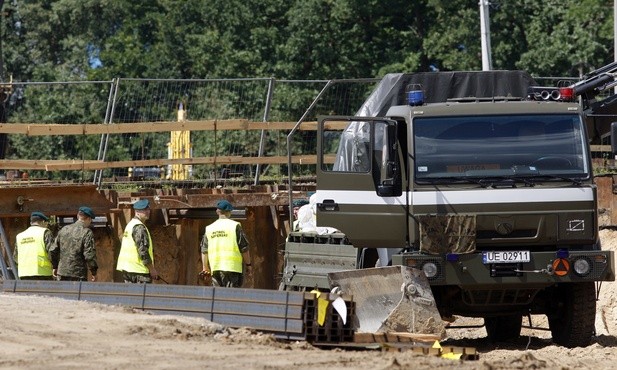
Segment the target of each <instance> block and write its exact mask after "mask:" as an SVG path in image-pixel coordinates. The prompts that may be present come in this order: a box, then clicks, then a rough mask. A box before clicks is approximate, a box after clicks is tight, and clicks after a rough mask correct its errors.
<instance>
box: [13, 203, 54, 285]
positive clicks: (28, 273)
mask: <svg viewBox="0 0 617 370" xmlns="http://www.w3.org/2000/svg"><path fill="white" fill-rule="evenodd" d="M48 222H49V218H48V217H47V216H45V215H44V214H43V213H42V212H32V214H30V227H29V228H27V229H26V230H24V231H22V232H21V233H19V234H17V237H16V238H15V250H14V251H13V259H14V260H15V262H16V263H17V266H19V268H18V275H19V278H20V279H23V280H52V279H53V276H52V273H53V271H52V264H51V260H50V258H49V250H50V249H51V247H52V245H53V242H54V237H53V235H51V231H49V229H48V228H47V225H48Z"/></svg>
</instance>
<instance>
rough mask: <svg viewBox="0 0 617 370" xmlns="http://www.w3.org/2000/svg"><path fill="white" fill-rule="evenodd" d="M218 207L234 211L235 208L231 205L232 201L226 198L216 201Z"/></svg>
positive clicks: (222, 209)
mask: <svg viewBox="0 0 617 370" xmlns="http://www.w3.org/2000/svg"><path fill="white" fill-rule="evenodd" d="M216 208H218V209H220V210H221V211H233V209H234V207H233V206H232V205H231V203H229V202H228V201H226V200H225V199H221V200H219V201H218V202H217V203H216Z"/></svg>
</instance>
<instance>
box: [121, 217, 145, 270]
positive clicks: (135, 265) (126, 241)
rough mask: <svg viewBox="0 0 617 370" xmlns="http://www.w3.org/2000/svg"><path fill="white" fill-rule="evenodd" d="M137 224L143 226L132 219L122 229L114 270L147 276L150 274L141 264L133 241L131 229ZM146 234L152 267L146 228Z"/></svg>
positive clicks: (137, 220)
mask: <svg viewBox="0 0 617 370" xmlns="http://www.w3.org/2000/svg"><path fill="white" fill-rule="evenodd" d="M139 224H141V225H143V222H141V221H140V220H139V219H137V218H133V219H132V220H131V221H130V222H129V223H128V225H126V228H125V229H124V234H123V235H122V244H121V245H120V254H119V255H118V264H117V266H116V270H118V271H126V272H137V273H140V274H147V273H149V272H150V270H149V269H148V268H147V267H146V265H144V263H143V262H142V260H141V257H139V252H137V244H136V243H135V240H133V228H134V227H135V226H136V225H139ZM144 227H145V225H144ZM146 233H148V243H149V247H148V254H149V255H150V259H151V260H152V265H154V254H153V253H152V238H151V237H150V231H148V228H147V227H146Z"/></svg>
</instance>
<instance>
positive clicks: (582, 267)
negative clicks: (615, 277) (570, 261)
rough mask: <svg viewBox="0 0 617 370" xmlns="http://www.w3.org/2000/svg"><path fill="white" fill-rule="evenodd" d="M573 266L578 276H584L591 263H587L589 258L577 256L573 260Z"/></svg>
mask: <svg viewBox="0 0 617 370" xmlns="http://www.w3.org/2000/svg"><path fill="white" fill-rule="evenodd" d="M573 268H574V272H575V273H576V274H577V275H578V276H585V275H588V274H589V272H590V271H591V264H590V263H589V260H588V259H587V258H584V257H583V258H578V259H577V260H576V261H574V265H573Z"/></svg>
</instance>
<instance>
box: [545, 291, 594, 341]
mask: <svg viewBox="0 0 617 370" xmlns="http://www.w3.org/2000/svg"><path fill="white" fill-rule="evenodd" d="M553 299H558V300H559V306H558V307H557V309H556V310H555V312H553V313H552V314H549V315H547V316H548V324H549V327H550V329H551V334H552V336H553V342H554V343H555V344H558V345H561V346H564V347H570V348H572V347H585V346H588V345H589V343H590V342H591V337H592V336H593V334H594V331H595V321H596V291H595V286H594V283H593V282H589V283H572V284H563V285H561V286H559V287H557V288H555V294H554V295H553Z"/></svg>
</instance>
